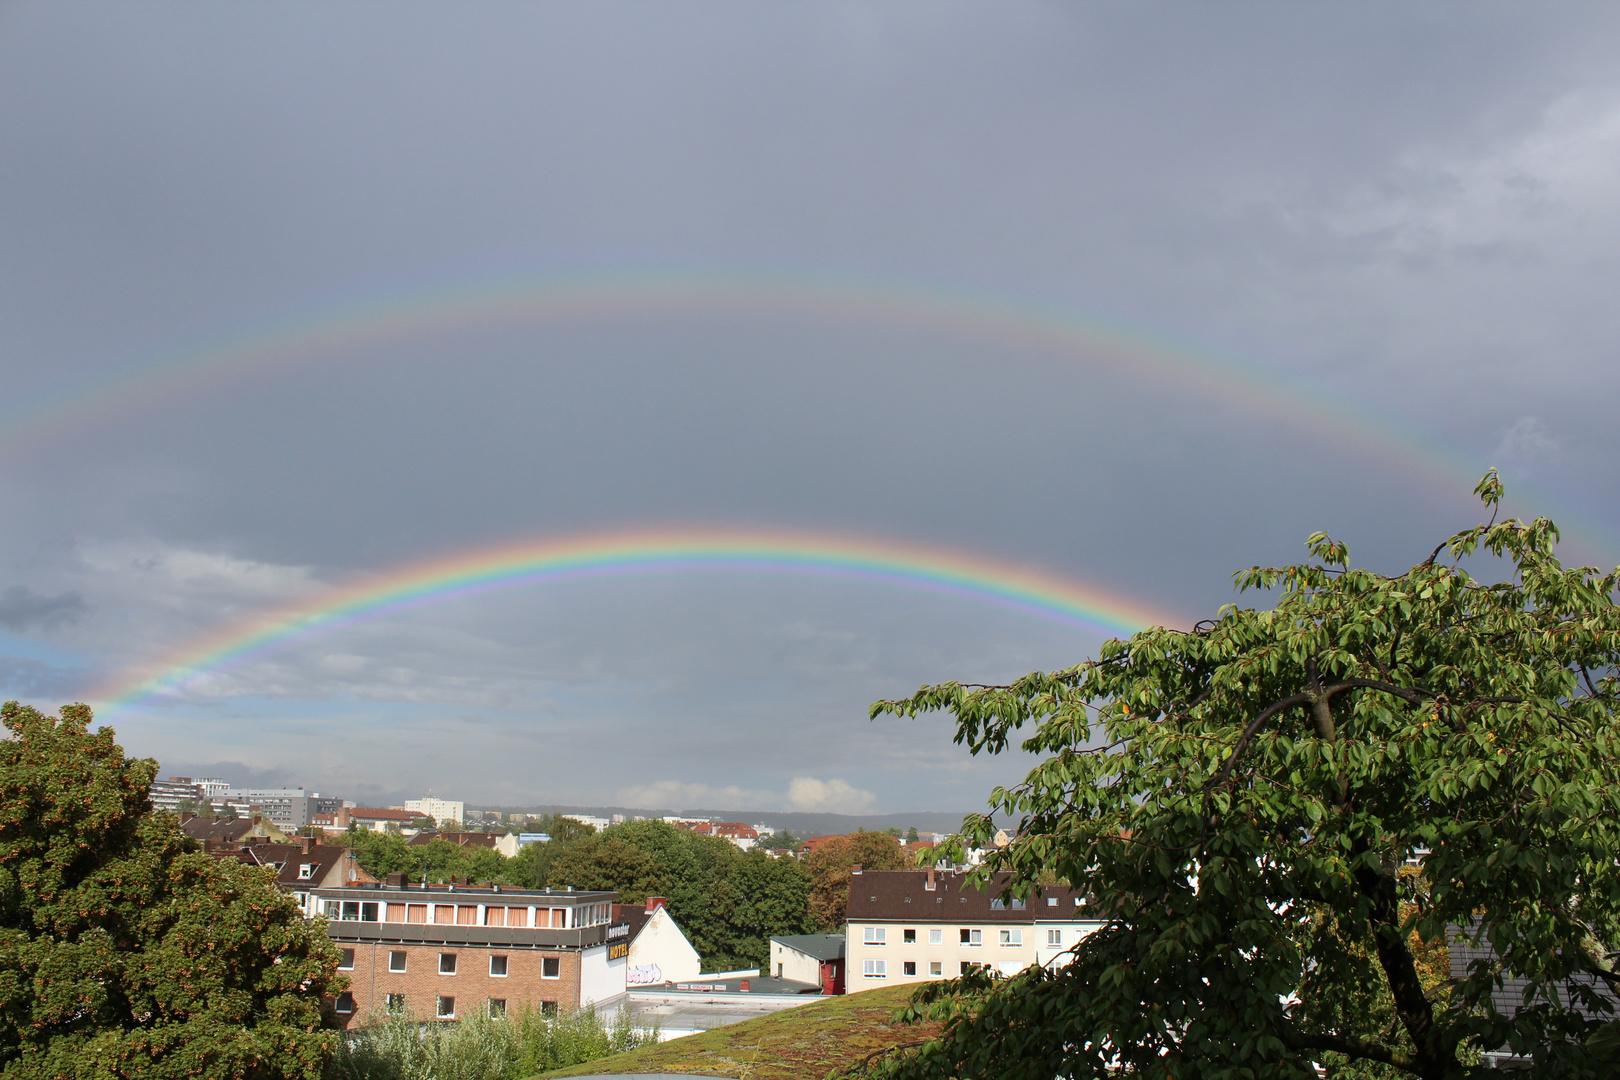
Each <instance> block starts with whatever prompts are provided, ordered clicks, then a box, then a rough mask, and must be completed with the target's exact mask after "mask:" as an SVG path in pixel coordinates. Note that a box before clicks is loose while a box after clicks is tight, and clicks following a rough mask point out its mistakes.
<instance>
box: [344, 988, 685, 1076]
mask: <svg viewBox="0 0 1620 1080" xmlns="http://www.w3.org/2000/svg"><path fill="white" fill-rule="evenodd" d="M657 1041H658V1028H657V1026H656V1025H654V1026H653V1027H651V1028H647V1027H642V1026H640V1025H638V1024H636V1023H634V1022H633V1021H632V1020H631V1018H630V1014H629V1013H628V1012H626V1011H625V1010H624V1009H623V1008H620V1009H619V1011H618V1012H617V1013H615V1014H614V1016H613V1018H612V1020H611V1022H606V1021H604V1020H603V1018H602V1017H601V1016H598V1015H597V1012H596V1009H595V1008H594V1007H592V1006H586V1007H585V1008H583V1009H579V1010H577V1011H575V1012H571V1013H565V1014H562V1015H559V1016H541V1015H540V1013H539V1012H538V1011H536V1010H534V1009H532V1008H530V1007H528V1006H524V1007H523V1008H521V1009H519V1010H517V1011H515V1012H513V1013H512V1014H510V1015H508V1016H502V1017H492V1016H474V1017H471V1018H469V1019H466V1020H458V1021H453V1022H449V1023H437V1022H436V1023H427V1024H424V1023H422V1022H421V1021H419V1020H416V1019H414V1018H412V1017H409V1016H406V1015H404V1014H403V1013H384V1014H382V1015H379V1016H377V1017H375V1018H373V1019H372V1020H371V1021H370V1022H368V1023H367V1024H365V1025H364V1026H363V1027H361V1028H359V1029H358V1030H357V1031H355V1032H353V1033H351V1034H350V1035H348V1036H347V1037H346V1038H345V1039H344V1040H343V1045H342V1046H341V1047H339V1049H338V1052H337V1056H336V1057H334V1058H333V1059H332V1064H331V1066H330V1067H329V1068H328V1069H327V1073H326V1076H327V1080H521V1078H522V1077H526V1076H533V1075H534V1074H535V1073H540V1072H546V1071H547V1070H550V1069H560V1068H562V1067H563V1066H565V1065H579V1064H582V1063H584V1062H587V1061H595V1060H596V1059H597V1058H602V1057H607V1056H608V1055H609V1054H618V1053H622V1052H624V1051H626V1050H634V1049H635V1048H637V1047H638V1046H647V1045H650V1044H652V1043H656V1042H657Z"/></svg>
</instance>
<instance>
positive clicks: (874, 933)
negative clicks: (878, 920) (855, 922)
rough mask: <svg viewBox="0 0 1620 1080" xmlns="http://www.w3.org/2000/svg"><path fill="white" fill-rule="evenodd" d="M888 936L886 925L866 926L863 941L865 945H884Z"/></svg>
mask: <svg viewBox="0 0 1620 1080" xmlns="http://www.w3.org/2000/svg"><path fill="white" fill-rule="evenodd" d="M888 936H889V930H888V927H884V926H868V927H867V928H866V936H865V938H864V941H865V944H867V945H884V944H887V939H888Z"/></svg>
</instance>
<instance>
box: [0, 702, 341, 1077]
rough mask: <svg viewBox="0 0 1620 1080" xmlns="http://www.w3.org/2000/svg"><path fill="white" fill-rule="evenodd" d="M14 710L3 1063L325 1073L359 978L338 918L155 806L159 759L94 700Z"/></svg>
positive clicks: (2, 960) (8, 719)
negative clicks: (97, 709) (130, 744)
mask: <svg viewBox="0 0 1620 1080" xmlns="http://www.w3.org/2000/svg"><path fill="white" fill-rule="evenodd" d="M0 719H3V720H4V722H5V725H6V727H7V728H9V729H10V731H11V733H12V737H11V738H10V739H7V740H5V741H3V742H0V1075H3V1076H5V1077H8V1078H10V1077H17V1078H23V1077H53V1078H54V1077H64V1076H83V1077H91V1076H96V1077H115V1076H116V1077H176V1078H178V1077H187V1078H195V1077H203V1078H213V1077H218V1078H225V1077H252V1078H263V1080H271V1078H278V1077H300V1078H305V1080H316V1078H318V1077H319V1076H320V1075H321V1070H322V1068H323V1067H324V1066H325V1064H326V1062H327V1060H328V1058H329V1057H330V1056H331V1054H332V1052H333V1050H334V1049H335V1047H336V1045H337V1040H338V1034H337V1032H336V1031H335V1030H330V1028H331V1026H332V1024H331V1021H332V1017H331V1014H330V1013H329V1012H327V1011H325V1010H324V1009H323V1006H322V998H323V995H327V994H329V993H331V992H334V991H336V990H338V989H341V986H340V984H339V980H340V979H341V976H338V975H337V965H338V962H339V954H338V951H337V949H336V948H335V947H334V946H333V945H332V944H331V943H330V942H329V941H327V939H326V935H325V934H324V933H323V932H322V931H321V930H320V928H319V927H318V926H311V925H310V924H308V923H306V922H305V920H304V918H303V916H302V914H301V913H300V912H299V910H298V907H297V905H296V904H295V903H294V902H293V900H292V898H291V897H289V896H286V895H285V894H283V893H282V892H281V891H280V890H278V889H277V888H276V886H275V884H274V883H273V882H272V881H271V880H270V879H269V878H268V877H267V876H266V875H265V873H264V871H263V870H261V869H259V868H257V867H250V866H244V865H242V864H240V863H236V862H229V861H224V860H220V859H215V858H214V857H213V856H210V855H206V854H204V853H202V852H201V851H199V850H197V845H196V844H195V843H194V842H193V841H191V840H190V839H189V838H187V837H186V836H184V835H183V834H182V833H181V832H180V831H179V826H178V822H177V821H176V819H175V818H174V817H173V816H172V815H169V814H153V813H152V812H151V803H150V802H149V801H148V799H147V787H148V785H150V783H151V781H152V777H153V775H154V774H155V773H156V771H157V764H156V763H155V762H153V761H150V760H146V759H141V760H133V761H131V760H126V759H125V757H124V754H123V751H122V749H120V748H119V747H118V745H117V744H115V743H114V742H113V733H112V730H111V729H110V728H105V727H103V728H101V729H100V730H98V731H97V732H95V733H94V734H91V733H90V732H89V730H88V726H89V723H90V720H91V714H90V710H89V709H88V708H87V707H85V706H83V705H73V706H68V707H65V708H63V709H62V710H61V716H60V718H57V717H51V716H45V715H42V714H41V713H39V712H38V711H37V710H35V709H31V708H27V707H24V706H21V705H18V704H17V703H16V702H14V701H13V702H7V703H6V704H5V706H4V707H3V708H0Z"/></svg>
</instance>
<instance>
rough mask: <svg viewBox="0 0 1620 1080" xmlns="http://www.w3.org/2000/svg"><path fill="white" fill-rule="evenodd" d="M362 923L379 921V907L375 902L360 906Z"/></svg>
mask: <svg viewBox="0 0 1620 1080" xmlns="http://www.w3.org/2000/svg"><path fill="white" fill-rule="evenodd" d="M360 921H361V922H376V921H377V905H376V903H374V902H373V903H369V904H361V905H360Z"/></svg>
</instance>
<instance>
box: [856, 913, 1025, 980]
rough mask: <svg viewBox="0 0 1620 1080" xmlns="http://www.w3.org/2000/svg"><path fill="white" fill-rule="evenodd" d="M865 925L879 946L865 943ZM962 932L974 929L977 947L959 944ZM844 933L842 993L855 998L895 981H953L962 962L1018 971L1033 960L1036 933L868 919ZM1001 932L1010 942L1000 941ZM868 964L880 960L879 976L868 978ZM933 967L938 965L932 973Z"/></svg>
mask: <svg viewBox="0 0 1620 1080" xmlns="http://www.w3.org/2000/svg"><path fill="white" fill-rule="evenodd" d="M868 927H877V928H882V930H883V931H884V935H883V936H884V943H883V944H882V945H869V944H867V943H866V930H867V928H868ZM908 930H909V931H911V932H912V935H913V936H914V940H913V941H909V942H908V941H907V940H906V932H907V931H908ZM963 930H968V931H977V932H978V936H979V941H978V943H976V944H967V945H964V944H962V942H961V932H962V931H963ZM930 931H938V933H939V941H938V943H937V944H936V943H934V942H933V941H932V940H931V938H930V934H929V932H930ZM844 932H845V937H844V956H845V959H846V964H845V968H844V992H845V993H847V994H858V993H860V992H861V991H862V990H875V989H877V988H878V987H880V986H893V985H894V984H896V983H904V984H908V985H909V984H912V983H919V982H930V981H933V980H937V979H951V978H955V977H956V976H958V975H960V974H961V973H962V965H963V964H964V963H968V964H977V965H980V966H984V967H992V968H994V969H996V970H997V971H1000V972H1002V973H1003V974H1008V975H1010V974H1013V973H1014V972H1018V971H1022V970H1023V969H1024V968H1026V967H1028V966H1029V965H1030V964H1032V963H1034V962H1035V960H1036V948H1035V941H1036V929H1035V926H1034V924H1033V922H1029V923H1012V924H1008V923H1004V922H985V923H973V922H963V923H947V922H923V921H920V920H919V921H915V922H888V921H885V920H870V919H869V920H864V921H862V922H851V923H848V924H847V925H846V926H845V928H844ZM1003 932H1006V933H1008V935H1009V937H1012V938H1013V940H1012V941H1011V942H1009V943H1006V944H1004V943H1002V941H1001V935H1002V933H1003ZM1042 940H1044V936H1043V937H1042ZM869 960H870V961H881V962H882V963H883V966H884V971H883V974H881V975H868V974H867V972H866V964H867V961H869ZM907 963H910V964H912V965H914V972H913V973H912V974H907V973H906V964H907ZM934 965H938V968H937V970H936V968H935V966H934Z"/></svg>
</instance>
